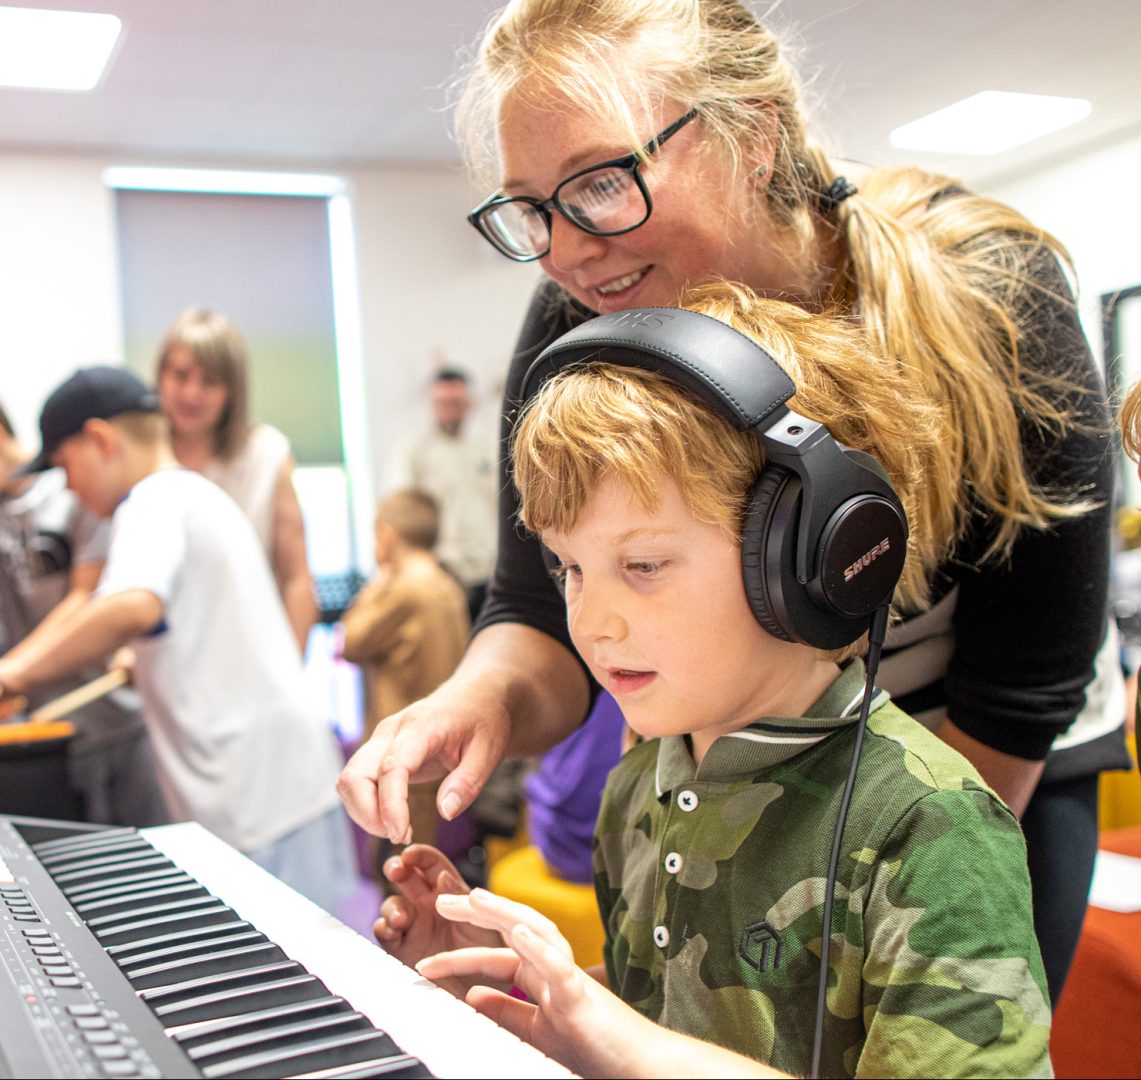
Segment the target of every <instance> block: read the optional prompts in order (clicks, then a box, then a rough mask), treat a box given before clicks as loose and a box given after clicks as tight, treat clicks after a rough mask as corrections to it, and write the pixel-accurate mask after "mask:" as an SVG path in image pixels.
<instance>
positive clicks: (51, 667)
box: [0, 367, 352, 912]
mask: <svg viewBox="0 0 1141 1080" xmlns="http://www.w3.org/2000/svg"><path fill="white" fill-rule="evenodd" d="M40 432H41V436H42V442H43V448H42V449H41V451H40V453H39V455H38V456H37V457H36V458H35V460H34V461H33V462H32V463H31V465H30V466H29V468H30V470H32V471H42V470H45V469H48V468H50V467H52V466H58V467H61V468H63V469H64V470H65V472H66V473H67V483H68V487H69V488H70V489H71V490H72V491H74V492H75V494H76V496H77V497H78V498H79V500H80V502H82V503H83V505H84V506H85V507H86V508H87V509H88V510H90V511H91V512H92V513H94V514H97V515H98V516H99V517H102V518H109V519H110V520H111V539H110V544H109V548H108V551H107V560H106V564H105V565H104V568H103V572H102V574H101V575H100V578H99V583H98V586H97V587H96V589H95V591H94V593H93V594H92V595H91V596H90V597H89V598H88V599H86V600H85V601H84V602H83V603H82V604H81V605H79V606H78V609H77V610H76V611H75V612H74V613H73V614H72V615H71V617H70V618H68V619H67V620H66V621H64V622H61V623H59V624H58V625H57V626H55V627H53V628H52V631H51V632H50V633H45V634H42V635H40V636H39V638H38V639H37V641H36V643H35V647H34V648H28V649H26V650H24V651H23V652H22V653H21V654H20V655H19V656H18V657H10V656H9V657H5V658H3V659H0V699H2V698H4V697H7V696H11V695H15V694H23V693H26V692H27V691H28V690H29V689H31V688H34V687H37V686H42V685H43V684H44V683H47V682H50V681H51V680H53V679H56V678H59V677H61V676H63V675H66V674H68V673H69V672H72V671H75V670H77V669H79V668H81V667H83V666H84V665H88V664H92V663H95V662H96V661H98V660H101V659H103V658H105V657H107V656H109V655H111V654H112V653H113V652H115V650H117V649H119V648H121V647H122V646H124V645H127V644H131V645H132V646H133V649H134V653H135V666H134V677H135V683H136V685H137V686H138V688H139V693H140V694H141V696H142V699H143V716H144V718H145V720H146V723H147V726H148V729H149V731H150V733H151V740H152V745H153V747H154V751H155V760H156V764H157V769H158V776H159V780H160V782H161V784H162V788H163V794H164V796H165V798H166V802H167V807H168V809H169V810H170V813H171V817H172V818H173V819H174V820H175V821H188V820H190V821H198V822H200V823H201V824H202V825H204V826H205V827H206V828H207V829H209V830H210V831H211V832H213V833H214V834H215V835H216V836H218V837H219V838H220V839H222V840H224V841H226V842H227V843H228V844H231V845H232V846H233V847H235V848H237V849H238V850H239V851H241V852H243V853H244V854H246V855H247V856H249V857H250V858H251V859H253V860H254V861H255V862H257V863H258V864H259V865H261V866H263V867H264V868H265V869H266V870H268V871H269V872H270V873H272V874H274V875H275V876H276V877H278V878H280V879H281V880H282V881H284V882H285V883H286V884H287V885H289V886H291V887H292V888H294V889H296V890H297V891H298V892H300V893H302V894H303V895H305V896H308V897H309V898H310V899H311V900H313V901H314V902H315V903H318V904H320V905H321V906H322V907H324V908H325V909H326V910H327V911H330V912H332V911H335V910H336V905H337V902H338V901H339V900H340V899H341V898H342V896H343V895H344V894H345V892H346V891H347V890H348V889H349V888H350V887H351V880H352V879H351V869H350V867H351V856H350V851H349V830H348V826H347V822H346V821H345V819H344V814H343V812H342V811H341V809H340V807H339V805H338V803H337V797H336V792H335V791H334V786H333V781H334V778H335V777H336V774H337V767H338V763H339V761H340V755H339V753H338V751H337V748H336V745H335V740H334V736H333V733H332V731H331V730H330V729H328V728H327V727H326V726H325V724H324V723H323V722H322V721H321V720H320V719H319V717H318V716H317V713H316V710H315V709H314V708H313V707H312V704H311V703H310V702H309V701H308V698H307V694H306V691H305V686H304V681H303V676H302V670H301V657H300V655H299V654H298V652H297V649H296V647H295V642H294V638H293V635H292V633H291V631H290V626H289V622H288V620H287V618H286V615H285V609H284V607H283V606H282V603H281V597H280V596H279V594H278V591H277V589H276V587H275V586H274V582H273V578H272V575H271V574H270V572H269V566H268V564H267V563H266V560H265V557H264V554H263V552H262V549H261V545H260V544H259V543H258V538H257V536H256V534H255V533H254V530H253V526H252V525H251V524H250V522H249V520H248V519H247V518H246V516H245V515H244V514H243V513H242V511H241V509H240V508H239V507H238V505H237V504H236V503H235V502H234V500H233V499H231V498H230V496H229V495H227V494H226V493H225V492H224V491H222V490H221V488H219V487H218V486H217V485H216V484H213V483H211V482H209V481H208V480H206V479H204V478H203V477H201V476H199V475H198V474H197V473H194V472H191V471H189V470H187V469H183V468H179V467H178V462H177V461H176V460H175V458H174V456H173V454H172V453H171V450H170V443H169V437H168V429H167V424H166V421H165V420H164V419H163V417H162V416H161V415H160V414H159V403H158V398H157V397H156V395H155V394H154V393H153V392H152V391H151V390H149V389H148V388H147V387H146V386H145V385H144V384H143V383H142V382H141V381H140V380H139V379H138V378H136V377H135V376H134V375H132V374H131V373H130V372H128V371H125V370H124V369H123V368H114V367H90V368H81V369H80V370H79V371H77V372H76V373H75V374H74V375H72V376H71V377H70V378H69V379H67V380H66V381H65V382H63V383H62V384H61V385H60V386H59V387H57V389H56V390H55V391H54V392H53V393H52V394H51V395H50V396H49V398H48V400H47V402H46V403H45V405H44V408H43V412H42V413H41V416H40Z"/></svg>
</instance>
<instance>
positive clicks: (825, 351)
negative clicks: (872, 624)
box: [513, 284, 946, 610]
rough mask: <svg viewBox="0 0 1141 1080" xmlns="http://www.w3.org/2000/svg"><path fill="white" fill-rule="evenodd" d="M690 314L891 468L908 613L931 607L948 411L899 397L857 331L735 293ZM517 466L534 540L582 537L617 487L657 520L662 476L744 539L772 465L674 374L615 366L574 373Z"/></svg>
mask: <svg viewBox="0 0 1141 1080" xmlns="http://www.w3.org/2000/svg"><path fill="white" fill-rule="evenodd" d="M683 306H685V307H687V308H690V309H692V310H694V311H700V312H702V313H704V314H706V315H710V316H712V317H713V318H715V319H718V320H720V321H721V322H724V323H727V324H728V325H730V326H733V327H735V328H736V329H737V330H740V331H741V332H742V333H744V334H746V335H747V336H749V337H750V338H752V339H753V340H754V341H756V342H757V343H758V344H759V345H760V346H761V347H762V348H764V349H765V351H766V352H768V353H769V354H770V355H771V356H772V357H773V359H774V360H776V361H777V363H779V364H780V365H781V367H782V368H783V369H784V370H785V371H786V372H787V373H788V374H789V376H790V377H791V378H792V380H793V381H794V382H795V383H796V386H797V392H796V394H795V396H794V397H793V398H792V399H791V401H790V402H789V405H790V407H791V408H793V409H795V410H796V411H797V412H799V413H802V414H803V415H805V416H807V417H809V418H810V419H813V420H817V421H819V422H820V423H822V424H824V425H825V426H826V427H827V428H828V429H829V430H830V432H831V433H832V435H833V436H834V437H835V438H836V439H838V440H839V441H840V442H842V443H844V444H845V445H846V446H849V447H852V448H854V449H858V450H863V451H864V452H866V453H868V454H871V455H872V456H873V457H875V458H876V459H877V460H878V461H879V462H880V464H882V465H883V467H884V469H885V470H886V472H887V474H888V476H889V478H890V479H891V482H892V485H893V486H894V487H895V490H896V492H897V494H898V495H899V497H900V499H901V501H902V502H903V505H904V508H905V510H906V511H907V514H908V517H909V519H910V520H911V521H912V526H911V535H910V537H909V540H908V556H907V561H906V564H905V568H904V574H903V578H902V580H901V582H900V585H899V587H898V589H897V593H896V602H897V606H899V607H902V608H905V609H909V610H915V609H918V608H921V607H923V606H924V604H925V601H926V597H927V580H928V576H929V574H930V572H931V571H932V570H933V569H934V568H935V567H936V566H937V565H938V564H939V562H940V560H941V559H942V557H943V556H944V555H945V554H946V552H945V545H943V544H941V543H940V542H939V540H938V539H937V538H936V537H935V536H933V535H932V534H931V533H930V531H929V529H928V528H927V525H926V521H925V519H924V516H923V515H922V513H921V512H920V511H919V507H920V504H921V493H922V490H923V487H924V479H925V473H924V467H925V466H924V462H925V460H926V459H927V457H928V456H929V455H930V454H931V452H932V447H933V445H934V443H935V442H936V441H937V438H938V430H939V425H938V422H937V420H938V416H937V412H936V410H934V409H932V408H931V407H930V406H928V405H926V404H924V403H923V402H922V401H911V400H909V399H906V398H904V399H901V398H900V397H899V394H898V387H897V384H896V382H895V380H894V379H893V378H892V376H891V374H890V369H889V368H888V367H887V366H886V365H884V364H879V363H875V362H874V361H872V360H871V359H870V358H869V353H868V347H867V343H866V339H865V338H864V336H863V335H862V334H861V333H860V332H859V330H858V328H856V327H855V326H853V325H852V324H851V323H850V322H848V321H845V320H843V319H835V318H828V317H825V316H822V315H811V314H809V313H808V312H806V311H803V310H802V309H800V308H797V307H795V306H793V305H791V304H786V303H781V302H779V301H775V300H764V299H761V298H759V297H757V296H756V295H754V294H753V293H752V292H750V291H749V290H748V289H746V288H744V287H742V286H736V285H728V284H720V285H709V286H703V287H701V288H699V289H696V290H694V291H692V292H691V293H690V294H688V295H687V297H686V299H685V303H684V305H683ZM513 455H514V456H513V466H514V480H515V484H516V486H517V488H518V489H519V494H520V510H519V518H520V521H521V522H522V523H523V524H524V525H525V526H526V527H527V528H528V529H531V530H532V531H535V532H540V531H543V530H546V529H556V530H558V531H565V530H567V529H569V528H572V527H573V526H574V523H575V522H576V521H577V519H578V516H579V514H580V513H581V512H582V508H583V506H584V505H585V503H586V502H587V500H588V499H589V498H590V497H591V495H592V494H593V493H594V491H595V490H596V489H597V487H598V485H599V484H600V483H601V482H602V481H603V480H607V479H615V480H618V481H620V482H621V483H622V484H624V485H626V486H627V487H628V488H629V489H630V490H631V492H632V493H633V495H634V496H635V498H637V499H638V501H639V502H640V503H641V504H642V505H643V506H644V507H645V508H646V509H647V510H650V511H653V510H654V509H656V507H657V506H658V505H659V484H660V481H661V477H662V476H663V475H664V476H667V477H669V478H670V479H671V480H673V481H674V483H675V484H676V485H677V487H678V491H679V492H680V494H681V497H682V499H683V501H684V502H685V504H686V506H687V507H688V508H689V510H690V512H691V513H692V514H693V515H694V517H695V518H696V519H697V520H699V521H703V522H706V523H708V524H711V525H715V526H717V527H719V528H721V529H723V530H725V531H726V533H728V534H729V535H731V536H732V537H733V538H734V539H736V540H738V541H739V539H740V535H741V528H742V526H743V523H744V518H745V513H746V510H747V508H748V501H749V495H750V492H751V490H752V487H753V484H754V482H755V480H756V476H757V473H758V472H759V471H760V469H761V467H762V466H763V464H764V456H763V453H762V450H761V446H760V443H759V441H758V440H757V438H756V436H755V434H754V433H753V432H741V431H737V430H736V429H734V428H733V427H732V426H731V425H730V424H729V423H728V422H727V421H725V420H723V419H722V418H721V417H719V416H717V415H716V414H715V413H713V412H712V411H711V410H710V409H709V407H708V406H707V405H705V404H704V403H703V402H701V401H700V400H698V399H697V398H695V397H694V396H693V395H692V394H690V393H689V392H688V391H686V390H684V389H682V388H681V387H680V386H678V385H677V384H676V383H674V382H672V381H671V380H669V379H668V378H666V377H665V376H663V375H660V374H657V373H653V372H646V371H642V370H640V369H636V368H625V367H617V366H613V365H609V364H604V363H595V364H589V365H587V366H584V367H579V368H570V369H567V370H565V371H563V372H561V373H560V374H559V375H557V376H556V377H555V378H553V379H551V380H550V381H549V382H548V383H546V384H545V385H544V386H543V388H542V389H541V390H540V392H539V393H538V394H537V395H536V396H535V397H534V398H533V399H532V401H531V402H530V403H529V404H528V406H527V408H526V409H525V411H524V413H523V416H522V418H521V419H520V421H519V423H518V425H517V427H516V431H515V436H514V446H513Z"/></svg>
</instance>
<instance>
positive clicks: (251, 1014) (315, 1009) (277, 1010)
mask: <svg viewBox="0 0 1141 1080" xmlns="http://www.w3.org/2000/svg"><path fill="white" fill-rule="evenodd" d="M346 1010H347V1011H352V1006H351V1005H350V1004H349V1003H348V1002H347V1001H345V999H344V998H342V997H321V998H311V999H309V1000H307V1001H295V1002H292V1003H291V1004H289V1005H278V1006H275V1007H274V1008H269V1009H254V1010H243V1011H242V1012H241V1013H240V1014H237V1015H234V1016H223V1017H219V1018H218V1019H216V1020H199V1021H198V1022H196V1023H191V1024H182V1025H181V1026H179V1027H175V1028H167V1029H166V1034H167V1036H168V1037H169V1038H172V1039H174V1040H175V1041H176V1042H178V1043H179V1044H180V1045H182V1046H184V1047H191V1046H197V1045H198V1044H199V1043H201V1042H205V1041H208V1040H211V1039H216V1038H217V1037H218V1036H219V1035H226V1034H230V1033H234V1032H238V1031H242V1030H244V1029H246V1028H250V1027H266V1026H269V1025H271V1024H277V1023H288V1022H290V1021H291V1020H294V1019H296V1018H298V1017H302V1016H323V1015H325V1014H326V1013H332V1012H344V1011H346Z"/></svg>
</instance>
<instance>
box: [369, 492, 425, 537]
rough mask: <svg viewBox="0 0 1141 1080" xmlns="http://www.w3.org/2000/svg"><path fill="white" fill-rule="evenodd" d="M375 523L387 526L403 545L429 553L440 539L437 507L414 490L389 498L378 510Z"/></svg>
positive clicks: (397, 493)
mask: <svg viewBox="0 0 1141 1080" xmlns="http://www.w3.org/2000/svg"><path fill="white" fill-rule="evenodd" d="M376 520H377V524H380V523H382V522H383V523H384V524H385V525H390V526H391V527H392V528H393V529H395V530H396V533H397V535H398V536H399V537H400V539H401V540H403V541H404V542H405V543H406V544H411V545H412V547H414V548H421V549H423V550H424V551H431V550H432V548H434V547H435V546H436V540H437V539H438V538H439V535H440V508H439V505H438V504H437V502H436V500H435V499H433V498H432V496H431V495H429V494H428V493H427V492H426V491H420V490H419V489H417V488H407V489H406V490H404V491H397V492H394V493H393V494H392V495H389V496H388V498H386V499H384V500H383V501H382V502H381V504H380V506H378V507H377V510H376Z"/></svg>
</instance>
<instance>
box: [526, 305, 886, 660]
mask: <svg viewBox="0 0 1141 1080" xmlns="http://www.w3.org/2000/svg"><path fill="white" fill-rule="evenodd" d="M592 361H600V362H605V363H610V364H615V365H619V366H625V367H636V368H643V369H645V370H648V371H656V372H659V373H661V374H662V375H665V376H666V377H668V378H669V379H671V380H672V381H674V382H676V383H678V384H679V385H681V386H683V387H685V388H686V389H688V390H690V391H691V392H693V393H694V394H695V395H696V396H697V397H699V398H700V399H701V400H702V401H703V402H704V403H705V404H706V405H708V406H709V407H710V408H711V409H712V410H713V411H714V412H716V413H717V414H718V415H719V416H722V417H724V418H725V419H726V420H727V421H728V422H729V423H731V424H732V425H733V426H734V427H735V428H737V430H739V431H748V430H750V429H753V430H755V431H756V433H757V436H758V437H759V439H760V440H761V445H762V448H763V450H764V454H765V466H764V468H762V469H761V471H760V473H759V474H758V475H757V478H756V481H755V482H754V484H753V489H752V493H751V495H750V497H749V505H748V510H747V513H746V516H745V523H744V526H743V529H742V536H741V569H742V573H743V574H744V579H745V593H746V595H747V597H748V599H749V603H750V605H751V606H752V609H753V613H754V614H755V615H756V617H757V621H758V622H759V623H760V624H761V625H762V626H763V627H764V628H765V629H766V630H767V631H768V632H769V633H770V634H772V635H773V636H774V637H778V638H781V639H783V640H785V641H799V642H801V643H802V644H805V645H812V646H815V647H816V648H820V649H838V648H840V647H842V646H844V645H847V644H849V643H850V642H852V641H855V640H856V638H858V637H859V636H860V635H861V634H863V633H864V632H865V631H866V630H867V629H868V619H869V616H870V615H871V614H872V612H873V611H875V610H876V609H877V608H879V607H881V606H883V605H885V604H887V603H889V602H890V600H891V596H892V592H893V591H894V589H895V585H896V582H897V581H898V580H899V576H900V574H901V573H902V571H903V562H904V555H905V554H906V548H907V518H906V515H905V514H904V510H903V505H902V503H901V502H900V501H899V497H898V496H897V495H896V493H895V491H894V490H893V489H892V486H891V483H890V481H889V480H888V478H887V474H886V473H885V472H884V470H883V468H882V467H881V466H880V464H879V462H877V461H876V460H875V459H874V458H872V457H869V456H868V455H867V454H865V453H862V452H860V451H859V450H852V449H850V448H848V447H846V446H842V445H841V444H840V443H838V442H836V440H835V439H833V438H832V436H831V435H830V434H829V433H828V431H827V429H826V428H825V427H824V426H823V425H821V424H818V423H817V422H816V421H814V420H808V419H807V418H805V417H803V416H799V415H798V414H797V413H794V412H793V411H792V410H791V409H789V408H788V407H787V406H786V405H785V402H786V401H788V399H789V398H790V397H792V395H793V394H794V393H795V392H796V387H795V385H794V384H793V382H792V380H791V379H790V378H789V377H788V375H787V374H786V373H785V372H784V370H783V369H782V368H781V367H780V365H779V364H777V362H776V361H775V360H773V358H772V357H771V356H770V355H769V354H768V353H767V352H765V350H764V349H762V348H761V347H760V346H759V345H757V344H756V343H755V342H753V341H752V340H750V339H749V338H748V337H746V336H745V335H744V334H742V333H740V332H739V331H737V330H735V329H733V327H731V326H727V325H726V324H725V323H722V322H719V321H718V320H717V319H714V318H711V317H710V316H708V315H702V314H701V313H699V312H696V311H686V310H684V309H680V308H635V309H632V310H629V311H622V312H617V313H615V314H612V315H601V316H599V317H597V318H594V319H590V320H589V321H587V322H585V323H582V324H581V325H580V326H578V327H576V328H575V329H573V330H571V331H569V332H568V333H566V334H564V335H563V336H562V337H560V338H559V339H558V340H557V341H555V342H553V343H552V344H550V345H548V346H547V348H545V349H544V350H543V351H542V353H540V354H539V356H538V358H537V359H536V360H535V362H534V363H533V364H532V365H531V367H530V368H529V369H528V371H527V374H526V376H525V377H524V379H523V387H522V399H523V401H527V400H529V399H530V398H531V397H532V396H534V394H535V393H536V392H537V391H538V389H539V387H540V386H541V385H542V384H543V383H544V382H545V381H546V380H547V379H548V378H550V377H551V376H552V375H554V374H555V373H557V372H559V371H561V370H563V369H564V368H567V367H571V366H575V365H580V364H586V363H589V362H592Z"/></svg>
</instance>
